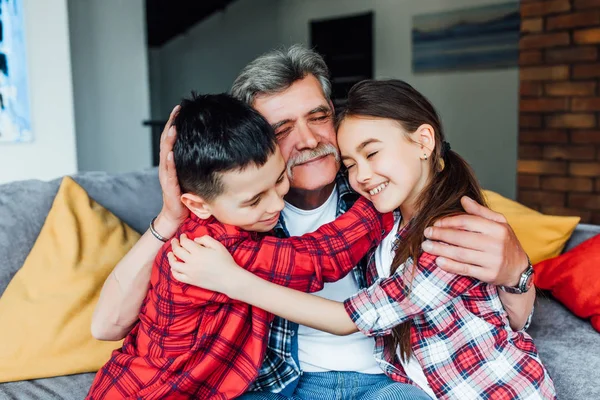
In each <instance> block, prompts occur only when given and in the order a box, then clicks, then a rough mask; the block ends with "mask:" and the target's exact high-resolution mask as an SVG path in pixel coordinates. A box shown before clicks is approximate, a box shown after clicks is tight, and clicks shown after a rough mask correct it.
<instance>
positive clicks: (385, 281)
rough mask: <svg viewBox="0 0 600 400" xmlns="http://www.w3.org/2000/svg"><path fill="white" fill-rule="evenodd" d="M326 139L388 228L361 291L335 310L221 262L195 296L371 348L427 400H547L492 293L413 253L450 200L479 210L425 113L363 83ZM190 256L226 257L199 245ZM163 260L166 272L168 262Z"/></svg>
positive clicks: (472, 187)
mask: <svg viewBox="0 0 600 400" xmlns="http://www.w3.org/2000/svg"><path fill="white" fill-rule="evenodd" d="M338 127H339V128H338V129H339V130H338V143H339V147H340V150H341V154H342V161H343V163H344V165H345V167H346V168H347V170H348V174H349V180H350V183H351V185H352V187H353V189H354V190H355V191H357V192H358V193H359V194H361V195H362V196H364V197H366V198H367V199H369V200H370V201H372V202H373V204H374V206H375V208H376V209H377V210H378V211H379V212H381V213H388V212H393V213H394V217H395V226H394V229H393V230H392V232H391V233H390V234H389V235H388V236H387V237H386V238H385V239H384V241H383V242H382V243H381V244H380V245H379V247H378V248H377V250H376V251H375V252H374V254H372V256H371V257H370V261H369V265H368V267H367V271H366V273H367V279H368V281H369V284H370V285H371V286H370V287H369V288H368V289H365V290H362V291H361V292H359V293H357V294H356V295H355V296H353V297H351V298H349V299H347V300H346V301H344V302H343V303H340V302H336V301H332V300H327V299H323V298H320V297H317V296H313V295H310V294H305V293H301V292H297V291H294V290H291V289H288V288H284V287H281V286H278V285H275V284H272V283H269V282H267V281H264V280H262V279H260V278H258V277H256V276H254V275H252V274H251V273H249V272H248V271H245V270H243V269H241V268H238V267H237V266H236V265H235V263H233V261H232V260H229V262H223V261H219V265H220V266H222V268H204V269H202V271H201V276H202V279H201V280H199V281H198V282H201V286H203V287H205V288H207V289H211V290H215V291H221V292H223V293H225V294H226V295H228V296H230V297H232V298H235V299H237V300H240V301H243V302H247V303H250V304H252V305H255V306H258V307H260V308H263V309H265V310H267V311H270V312H272V313H274V314H277V315H279V316H281V317H283V318H286V319H289V320H292V321H295V322H298V323H300V324H302V325H306V326H310V327H313V328H316V329H320V330H323V331H326V332H330V333H333V334H338V335H347V334H350V333H353V332H356V331H357V330H360V331H361V332H363V333H364V334H366V335H369V336H374V337H375V340H376V345H375V357H376V359H377V361H378V362H379V364H380V366H381V368H382V370H383V371H384V372H385V373H386V374H387V375H388V376H390V377H391V378H392V379H394V380H396V381H399V382H405V383H412V384H414V385H417V386H419V387H421V388H422V389H423V390H425V391H426V392H427V393H428V394H429V395H430V396H431V397H434V398H440V399H461V400H464V399H474V398H485V399H554V398H556V395H555V390H554V385H553V382H552V379H551V378H550V376H549V375H548V372H547V371H546V369H545V368H544V366H543V365H542V363H541V360H540V358H539V355H538V354H537V349H536V347H535V345H534V344H533V341H532V339H531V337H530V336H528V335H527V334H526V333H524V332H514V331H512V329H511V328H510V325H509V322H508V318H507V315H506V312H505V311H504V309H503V307H502V304H501V302H500V299H499V297H498V293H497V289H496V286H493V285H489V284H485V283H483V282H480V281H477V280H475V279H473V278H469V277H463V276H457V275H453V274H450V273H447V272H444V271H443V270H442V269H440V268H438V267H437V265H436V258H435V257H434V256H432V255H430V254H428V253H426V252H424V251H423V249H421V243H422V242H423V240H424V237H423V235H422V232H424V230H425V228H426V227H427V226H431V225H432V224H433V223H434V222H435V221H436V220H438V219H440V218H442V217H444V216H448V215H452V214H458V213H461V212H463V209H462V207H461V203H460V199H461V197H462V196H469V197H471V198H472V199H474V200H476V201H477V202H479V203H480V204H483V203H484V199H483V197H482V193H481V189H480V187H479V185H478V183H477V180H476V178H475V176H474V175H473V173H472V171H471V169H470V168H469V166H468V164H467V163H466V162H465V161H464V160H463V159H462V158H461V157H460V156H459V155H458V154H456V153H455V152H453V151H451V150H450V146H449V145H448V144H447V143H446V142H445V140H444V134H443V132H442V127H441V123H440V121H439V118H438V115H437V113H436V111H435V109H434V108H433V106H432V105H431V104H430V103H429V101H428V100H427V99H426V98H425V97H424V96H423V95H421V94H420V93H419V92H417V91H416V90H415V89H414V88H412V87H411V86H410V85H408V84H407V83H405V82H402V81H398V80H389V81H363V82H361V83H359V84H357V85H355V86H354V87H353V88H352V90H351V91H350V93H349V94H348V103H347V108H346V110H345V111H344V112H343V113H342V115H341V116H340V119H339V123H338ZM200 244H202V245H204V246H206V247H209V248H212V249H213V250H215V251H216V252H217V253H219V254H220V256H221V257H223V256H226V253H224V249H222V248H220V247H219V246H220V245H218V243H216V242H214V241H212V240H211V239H210V238H206V237H205V238H202V239H201V240H200ZM198 250H199V246H197V245H195V244H194V243H192V242H189V241H188V242H187V243H185V247H181V246H175V247H174V252H175V255H177V256H178V258H180V259H181V260H183V261H184V262H193V259H194V256H195V255H196V256H197V254H198V253H197V251H198ZM205 256H206V254H204V257H205ZM170 260H171V266H172V268H173V270H174V271H177V269H178V267H179V266H180V262H179V261H177V260H176V259H175V258H174V257H173V255H171V257H170ZM273 299H277V300H276V301H273Z"/></svg>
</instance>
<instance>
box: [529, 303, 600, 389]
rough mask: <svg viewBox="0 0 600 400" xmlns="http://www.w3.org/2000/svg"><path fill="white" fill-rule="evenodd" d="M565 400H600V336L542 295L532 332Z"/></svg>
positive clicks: (586, 323) (545, 363)
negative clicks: (599, 373) (599, 372)
mask: <svg viewBox="0 0 600 400" xmlns="http://www.w3.org/2000/svg"><path fill="white" fill-rule="evenodd" d="M528 332H529V334H531V336H532V337H533V339H534V341H535V344H536V346H537V348H538V350H539V352H540V357H541V358H542V362H543V363H544V365H545V366H546V368H547V369H548V371H549V373H550V376H551V377H552V379H554V384H555V386H556V391H557V394H558V398H559V399H561V400H576V399H600V381H598V379H594V377H596V378H597V377H598V376H599V375H598V371H600V333H598V332H596V331H595V330H594V329H593V328H592V325H591V324H590V322H589V321H584V320H582V319H580V318H578V317H576V316H575V315H574V314H573V313H571V312H570V311H569V310H567V309H566V308H565V307H564V306H563V305H562V304H560V303H558V302H557V301H555V300H553V299H551V298H549V297H548V295H547V294H544V293H540V294H539V295H538V300H537V302H536V308H535V313H534V316H533V321H532V323H531V327H530V328H529V330H528Z"/></svg>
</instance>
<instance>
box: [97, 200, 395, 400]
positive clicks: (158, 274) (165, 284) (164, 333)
mask: <svg viewBox="0 0 600 400" xmlns="http://www.w3.org/2000/svg"><path fill="white" fill-rule="evenodd" d="M392 225H393V217H392V216H391V215H389V214H388V215H384V216H382V215H381V214H379V213H378V212H377V211H376V210H375V209H374V208H373V206H372V205H371V204H370V202H367V201H366V200H359V201H357V202H356V203H355V204H354V206H353V207H352V208H351V209H350V210H349V211H348V212H346V213H345V214H344V215H343V216H341V217H340V218H338V219H336V220H335V221H333V222H332V223H330V224H327V225H324V226H322V227H321V228H319V230H318V231H316V232H314V233H311V234H307V235H304V236H302V237H292V238H283V239H282V238H276V237H273V236H267V235H265V234H258V233H256V232H246V231H243V230H241V229H239V228H237V227H233V226H230V225H224V224H221V223H219V222H217V221H216V220H214V219H211V220H208V221H203V220H200V219H199V218H197V217H196V216H194V215H192V216H191V217H190V218H189V219H188V220H186V222H185V223H184V224H183V225H182V226H181V227H180V229H179V231H178V232H177V237H179V236H180V235H181V234H182V233H186V234H187V235H188V237H190V238H192V239H193V238H196V237H200V236H203V235H210V236H212V237H213V238H214V239H216V240H218V241H220V242H221V243H222V244H223V245H224V246H225V247H227V249H228V250H229V252H230V253H231V254H232V256H233V258H234V260H235V261H236V263H237V264H239V265H240V266H241V267H243V268H245V269H247V270H249V271H251V272H253V273H254V274H256V275H258V276H260V277H262V278H263V279H266V280H269V281H272V282H275V283H278V284H280V285H284V286H288V287H291V288H294V289H296V290H302V291H306V292H315V291H318V290H320V289H322V287H323V282H332V281H336V280H338V279H340V278H342V277H343V276H345V275H346V274H347V273H348V272H349V271H350V270H352V268H354V266H355V265H356V263H357V262H358V261H359V260H360V259H361V258H362V257H363V256H364V255H365V254H367V252H368V251H369V250H371V249H372V248H374V247H375V246H376V245H377V244H378V243H379V242H380V241H381V239H382V237H383V236H385V234H386V232H387V231H389V229H390V228H391V227H392ZM169 251H171V246H170V243H166V244H165V245H164V246H163V247H162V249H161V250H160V252H159V254H158V256H157V258H156V261H155V264H154V266H153V270H152V276H151V279H150V289H149V292H148V294H147V296H146V299H145V301H144V303H143V305H142V310H141V313H140V321H139V323H138V324H137V325H136V326H135V327H134V328H133V329H132V331H131V332H130V333H129V335H128V336H127V338H126V339H125V342H124V343H123V347H122V348H121V349H118V350H115V351H114V352H113V354H112V357H111V359H110V360H109V361H108V363H107V364H106V365H105V366H104V367H102V369H101V370H100V371H99V372H98V374H97V375H96V378H95V380H94V382H93V384H92V387H91V389H90V392H89V394H88V399H124V398H127V399H131V398H143V399H167V398H168V399H189V398H194V399H203V400H209V399H213V400H225V399H232V398H235V397H237V396H239V395H241V394H242V393H244V391H245V390H246V389H247V388H248V386H249V385H250V384H251V383H252V382H253V381H254V379H256V377H257V375H258V371H259V368H260V367H261V364H262V363H263V360H264V358H265V350H266V347H267V342H268V338H269V328H270V323H271V321H272V319H273V316H272V315H271V314H269V313H267V312H266V311H264V310H262V309H260V308H257V307H252V306H250V305H248V304H245V303H242V302H239V301H234V300H231V299H230V298H229V297H227V296H225V295H223V294H220V293H216V292H212V291H208V290H204V289H200V288H198V287H195V286H191V285H186V284H183V283H181V282H179V281H177V280H176V279H174V278H173V276H172V274H171V268H170V265H169V262H168V259H167V253H168V252H169ZM214 267H215V268H218V267H219V266H218V265H217V266H214ZM274 301H276V300H275V299H274Z"/></svg>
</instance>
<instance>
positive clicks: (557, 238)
mask: <svg viewBox="0 0 600 400" xmlns="http://www.w3.org/2000/svg"><path fill="white" fill-rule="evenodd" d="M484 194H485V197H486V199H487V202H488V205H489V206H490V208H491V209H492V210H494V211H496V212H499V213H501V214H504V216H505V217H506V219H507V220H508V223H509V225H510V226H511V227H512V229H513V230H514V231H515V234H516V235H517V238H519V241H520V242H521V245H522V246H523V248H524V249H525V252H526V253H527V254H528V255H529V258H530V259H531V262H532V263H533V264H536V263H538V262H540V261H543V260H546V259H548V258H552V257H555V256H557V255H559V254H560V253H561V251H562V249H563V248H564V247H565V243H567V240H569V238H570V237H571V234H572V233H573V231H574V230H575V227H576V226H577V224H578V223H579V220H580V218H579V217H560V216H554V215H545V214H542V213H539V212H537V211H535V210H532V209H531V208H528V207H525V206H524V205H522V204H520V203H517V202H516V201H512V200H509V199H507V198H505V197H502V196H501V195H499V194H498V193H495V192H491V191H489V190H485V191H484Z"/></svg>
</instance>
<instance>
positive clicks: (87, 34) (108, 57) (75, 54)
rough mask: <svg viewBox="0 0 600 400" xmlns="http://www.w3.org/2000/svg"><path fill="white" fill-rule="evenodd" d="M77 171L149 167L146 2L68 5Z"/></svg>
mask: <svg viewBox="0 0 600 400" xmlns="http://www.w3.org/2000/svg"><path fill="white" fill-rule="evenodd" d="M68 6H69V23H70V34H71V58H72V63H73V90H74V98H75V123H76V128H77V159H78V163H79V169H80V170H81V171H90V170H102V171H109V172H124V171H131V170H137V169H141V168H146V167H149V166H150V165H151V136H150V129H149V128H147V127H144V126H142V121H144V120H147V119H149V116H150V94H149V77H148V52H147V45H146V22H145V21H146V17H145V5H144V0H102V1H96V0H69V1H68Z"/></svg>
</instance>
